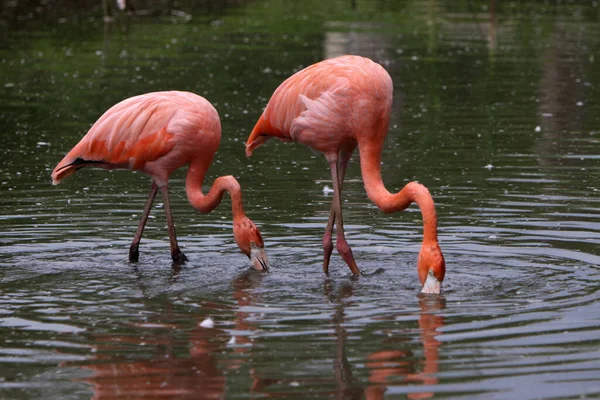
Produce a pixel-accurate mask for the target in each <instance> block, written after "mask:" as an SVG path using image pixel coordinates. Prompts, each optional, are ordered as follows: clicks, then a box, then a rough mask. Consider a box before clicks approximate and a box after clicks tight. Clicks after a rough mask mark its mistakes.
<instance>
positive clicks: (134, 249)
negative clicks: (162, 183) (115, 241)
mask: <svg viewBox="0 0 600 400" xmlns="http://www.w3.org/2000/svg"><path fill="white" fill-rule="evenodd" d="M156 193H158V186H157V185H156V183H154V182H152V189H150V194H148V200H146V206H144V213H143V214H142V219H140V224H139V225H138V227H137V231H135V236H133V242H131V246H130V247H129V262H137V261H138V259H139V257H140V251H139V247H140V241H141V240H142V234H143V233H144V228H145V227H146V222H147V221H148V216H149V215H150V210H151V209H152V203H154V199H155V198H156Z"/></svg>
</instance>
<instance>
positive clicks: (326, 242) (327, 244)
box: [323, 232, 333, 275]
mask: <svg viewBox="0 0 600 400" xmlns="http://www.w3.org/2000/svg"><path fill="white" fill-rule="evenodd" d="M332 252H333V242H332V241H331V233H330V232H325V234H324V235H323V273H324V274H325V275H329V259H330V258H331V253H332Z"/></svg>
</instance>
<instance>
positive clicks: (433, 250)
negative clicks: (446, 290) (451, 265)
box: [417, 242, 446, 294]
mask: <svg viewBox="0 0 600 400" xmlns="http://www.w3.org/2000/svg"><path fill="white" fill-rule="evenodd" d="M417 269H418V272H419V279H420V280H421V285H423V289H422V290H421V293H435V294H439V293H440V291H441V289H442V281H443V280H444V275H445V274H446V263H445V261H444V255H443V254H442V250H440V246H439V245H438V244H437V242H436V243H433V244H431V243H423V245H422V246H421V251H420V252H419V261H418V262H417Z"/></svg>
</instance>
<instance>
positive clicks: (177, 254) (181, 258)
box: [160, 185, 188, 265]
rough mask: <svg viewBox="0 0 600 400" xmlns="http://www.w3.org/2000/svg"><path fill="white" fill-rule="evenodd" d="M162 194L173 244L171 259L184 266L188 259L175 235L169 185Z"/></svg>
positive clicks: (170, 239) (170, 238)
mask: <svg viewBox="0 0 600 400" xmlns="http://www.w3.org/2000/svg"><path fill="white" fill-rule="evenodd" d="M160 192H161V194H162V197H163V202H164V203H165V214H166V215H167V227H168V229H169V242H170V243H171V258H172V259H173V262H174V263H175V265H181V264H184V263H185V262H186V261H187V260H188V259H187V257H186V256H185V254H183V252H182V251H181V250H180V249H179V245H178V244H177V236H176V235H175V224H173V215H172V214H171V203H170V202H169V187H168V186H167V185H165V186H163V187H161V188H160Z"/></svg>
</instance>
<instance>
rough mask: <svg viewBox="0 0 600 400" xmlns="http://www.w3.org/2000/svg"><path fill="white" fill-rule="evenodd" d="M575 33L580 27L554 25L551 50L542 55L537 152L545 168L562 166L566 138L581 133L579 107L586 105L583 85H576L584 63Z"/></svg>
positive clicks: (550, 43) (582, 111)
mask: <svg viewBox="0 0 600 400" xmlns="http://www.w3.org/2000/svg"><path fill="white" fill-rule="evenodd" d="M569 28H572V29H571V30H572V31H576V30H578V29H579V27H578V26H574V25H570V26H569V24H566V23H562V22H556V23H555V24H554V25H553V29H552V34H551V38H552V39H551V40H550V41H549V46H548V47H547V48H546V50H545V51H544V53H543V55H542V63H541V64H540V65H541V74H542V75H541V79H540V83H539V109H538V113H539V118H540V123H539V126H540V128H541V131H542V133H541V135H542V136H541V137H540V138H539V139H538V141H537V142H536V144H535V147H534V150H535V152H536V153H537V154H538V155H539V156H540V163H541V164H542V165H546V166H551V165H553V164H556V163H562V162H563V160H558V159H557V157H556V155H557V154H565V153H567V150H566V149H564V148H562V146H564V144H565V141H564V139H565V135H569V136H571V137H572V135H575V134H577V132H580V131H581V129H582V126H581V125H582V120H583V117H584V115H583V113H584V111H585V110H586V108H585V107H580V106H579V105H578V104H577V103H578V101H583V97H584V96H583V82H581V83H579V84H578V83H577V82H576V80H577V78H578V77H583V76H584V74H583V71H582V69H583V66H582V63H581V59H582V57H581V54H580V51H581V50H580V49H581V45H582V44H581V43H578V41H577V39H574V38H573V36H574V34H570V32H569Z"/></svg>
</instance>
